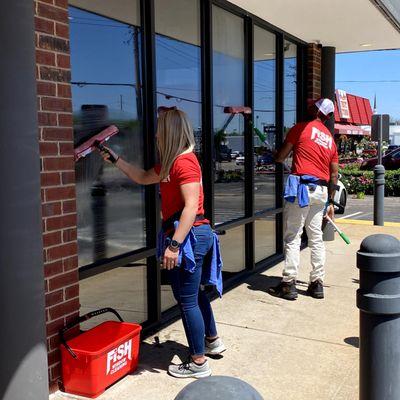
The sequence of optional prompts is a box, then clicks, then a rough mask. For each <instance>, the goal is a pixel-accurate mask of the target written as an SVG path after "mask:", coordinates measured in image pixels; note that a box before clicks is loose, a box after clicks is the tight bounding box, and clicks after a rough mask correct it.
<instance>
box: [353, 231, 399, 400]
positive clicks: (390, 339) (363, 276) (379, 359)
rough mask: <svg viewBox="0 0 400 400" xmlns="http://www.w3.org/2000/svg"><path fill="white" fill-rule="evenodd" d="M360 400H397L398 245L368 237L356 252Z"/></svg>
mask: <svg viewBox="0 0 400 400" xmlns="http://www.w3.org/2000/svg"><path fill="white" fill-rule="evenodd" d="M357 268H359V270H360V288H359V289H358V290H357V307H358V308H359V309H360V397H359V399H360V400H383V399H385V400H398V399H400V351H399V337H400V241H399V240H398V239H396V238H395V237H393V236H390V235H371V236H368V237H367V238H366V239H364V241H363V242H362V243H361V246H360V250H359V251H358V252H357Z"/></svg>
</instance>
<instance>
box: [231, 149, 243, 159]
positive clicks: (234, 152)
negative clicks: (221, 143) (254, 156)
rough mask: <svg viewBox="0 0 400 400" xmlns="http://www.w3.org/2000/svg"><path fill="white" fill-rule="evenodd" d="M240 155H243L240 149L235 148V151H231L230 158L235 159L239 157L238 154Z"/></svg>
mask: <svg viewBox="0 0 400 400" xmlns="http://www.w3.org/2000/svg"><path fill="white" fill-rule="evenodd" d="M242 155H243V153H242V152H241V151H238V150H235V151H232V153H231V158H232V160H235V159H236V157H239V156H242Z"/></svg>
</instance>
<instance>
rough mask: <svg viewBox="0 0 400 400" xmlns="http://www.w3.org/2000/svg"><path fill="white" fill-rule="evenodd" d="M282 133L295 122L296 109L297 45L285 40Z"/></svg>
mask: <svg viewBox="0 0 400 400" xmlns="http://www.w3.org/2000/svg"><path fill="white" fill-rule="evenodd" d="M283 50H284V57H285V60H284V77H283V81H284V86H283V88H284V89H283V90H284V93H283V103H284V104H283V107H284V134H285V136H286V133H287V132H288V130H289V129H290V128H291V127H292V126H293V125H294V124H295V123H296V111H297V46H296V45H295V44H294V43H292V42H289V41H287V40H285V42H284V48H283Z"/></svg>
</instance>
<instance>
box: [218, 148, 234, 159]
mask: <svg viewBox="0 0 400 400" xmlns="http://www.w3.org/2000/svg"><path fill="white" fill-rule="evenodd" d="M231 152H232V150H231V149H230V148H229V147H228V146H227V145H225V144H223V145H221V146H220V147H219V151H217V161H218V162H222V161H231V160H232V157H231Z"/></svg>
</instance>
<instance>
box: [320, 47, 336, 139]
mask: <svg viewBox="0 0 400 400" xmlns="http://www.w3.org/2000/svg"><path fill="white" fill-rule="evenodd" d="M335 65H336V48H335V47H330V46H326V47H323V48H322V57H321V97H325V98H327V99H330V100H332V101H333V102H334V101H335ZM325 125H326V127H327V128H328V129H329V130H330V131H331V133H332V135H333V134H334V133H335V118H334V117H333V116H332V118H331V119H329V120H328V121H326V123H325Z"/></svg>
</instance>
